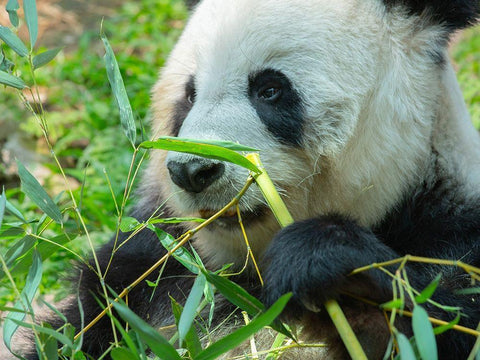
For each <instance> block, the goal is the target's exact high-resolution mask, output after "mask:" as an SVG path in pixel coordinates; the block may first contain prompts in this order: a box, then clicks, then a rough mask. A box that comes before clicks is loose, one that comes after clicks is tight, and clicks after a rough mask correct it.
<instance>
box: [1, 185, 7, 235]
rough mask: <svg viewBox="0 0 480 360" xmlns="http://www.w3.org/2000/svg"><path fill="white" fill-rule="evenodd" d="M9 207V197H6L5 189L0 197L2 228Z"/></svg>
mask: <svg viewBox="0 0 480 360" xmlns="http://www.w3.org/2000/svg"><path fill="white" fill-rule="evenodd" d="M6 206H7V196H6V195H5V189H3V190H2V195H1V196H0V228H1V227H2V223H3V215H4V214H5V207H6Z"/></svg>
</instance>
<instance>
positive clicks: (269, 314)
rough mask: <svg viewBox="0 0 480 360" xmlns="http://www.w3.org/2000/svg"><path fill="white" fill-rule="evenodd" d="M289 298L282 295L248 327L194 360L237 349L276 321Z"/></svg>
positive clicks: (213, 357)
mask: <svg viewBox="0 0 480 360" xmlns="http://www.w3.org/2000/svg"><path fill="white" fill-rule="evenodd" d="M291 296H292V294H285V295H283V296H282V297H280V298H279V299H278V300H277V301H276V302H275V304H273V305H272V307H270V309H268V310H267V311H265V312H264V313H263V314H260V315H259V316H258V317H256V318H254V319H253V320H252V321H251V322H250V323H249V324H248V325H246V326H244V327H242V328H240V329H238V330H236V331H234V332H233V333H231V334H230V335H227V336H225V337H224V338H222V339H221V340H219V341H217V342H216V343H214V344H212V345H210V346H209V347H208V348H206V349H205V350H203V351H202V352H201V353H200V354H198V356H197V357H196V358H195V360H213V359H217V358H218V357H219V356H220V355H222V354H224V353H226V352H227V351H229V350H231V349H233V348H235V347H237V346H238V345H240V344H241V343H242V342H244V341H245V340H247V339H248V338H249V337H250V336H252V335H253V334H254V333H256V332H257V331H259V330H260V329H262V328H264V327H265V326H268V325H270V324H271V323H272V322H273V321H274V320H275V319H276V317H277V316H278V315H280V313H281V312H282V310H283V309H284V308H285V306H286V305H287V302H288V300H289V299H290V297H291Z"/></svg>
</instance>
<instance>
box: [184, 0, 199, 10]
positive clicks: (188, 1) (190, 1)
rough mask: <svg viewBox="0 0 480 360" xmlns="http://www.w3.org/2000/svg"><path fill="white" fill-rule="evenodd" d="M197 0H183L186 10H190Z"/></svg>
mask: <svg viewBox="0 0 480 360" xmlns="http://www.w3.org/2000/svg"><path fill="white" fill-rule="evenodd" d="M199 2H200V0H185V3H186V4H187V7H188V10H192V9H193V8H194V7H195V5H197V4H198V3H199Z"/></svg>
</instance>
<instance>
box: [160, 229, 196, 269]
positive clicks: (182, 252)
mask: <svg viewBox="0 0 480 360" xmlns="http://www.w3.org/2000/svg"><path fill="white" fill-rule="evenodd" d="M153 231H155V234H157V237H158V239H159V240H160V242H161V243H162V245H163V247H164V248H165V249H167V250H168V251H170V250H172V249H173V248H174V247H175V245H176V241H175V238H174V237H173V236H172V235H170V234H169V233H167V232H165V231H163V230H162V229H159V228H153ZM172 256H173V257H174V258H175V259H176V260H177V261H178V262H179V263H181V264H182V265H183V266H185V267H186V268H187V269H188V270H190V271H191V272H192V273H194V274H198V273H199V269H198V266H195V264H196V263H197V262H196V261H195V258H194V257H193V255H192V254H190V253H189V252H188V251H187V250H186V249H185V248H184V247H181V248H179V249H177V250H176V251H175V252H174V253H173V254H172Z"/></svg>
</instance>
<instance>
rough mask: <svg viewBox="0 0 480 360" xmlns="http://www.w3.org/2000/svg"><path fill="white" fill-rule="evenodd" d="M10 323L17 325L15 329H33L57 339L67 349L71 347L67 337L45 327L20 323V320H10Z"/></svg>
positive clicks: (71, 344)
mask: <svg viewBox="0 0 480 360" xmlns="http://www.w3.org/2000/svg"><path fill="white" fill-rule="evenodd" d="M12 321H13V322H14V323H15V324H16V325H17V327H18V326H22V327H24V328H27V329H34V330H35V331H37V332H39V333H42V334H46V335H49V336H52V337H53V338H55V339H57V340H58V341H59V342H61V343H62V344H65V345H67V346H69V347H73V343H72V341H71V340H70V339H69V338H68V337H67V336H65V335H63V334H62V333H60V332H58V331H56V330H53V329H50V328H48V327H45V326H40V325H37V324H31V323H28V322H24V321H21V320H13V319H12Z"/></svg>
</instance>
